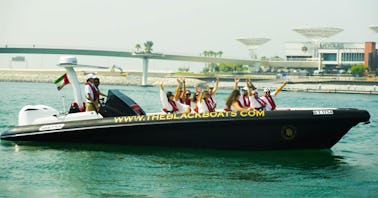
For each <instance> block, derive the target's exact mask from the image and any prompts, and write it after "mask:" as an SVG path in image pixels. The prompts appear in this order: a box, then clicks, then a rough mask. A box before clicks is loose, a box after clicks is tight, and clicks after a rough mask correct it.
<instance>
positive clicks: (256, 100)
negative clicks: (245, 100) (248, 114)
mask: <svg viewBox="0 0 378 198" xmlns="http://www.w3.org/2000/svg"><path fill="white" fill-rule="evenodd" d="M249 98H250V101H251V108H252V109H254V110H256V111H263V110H265V107H266V102H264V100H263V99H261V98H260V97H259V94H258V93H257V91H256V90H253V91H252V93H251V96H250V97H249Z"/></svg>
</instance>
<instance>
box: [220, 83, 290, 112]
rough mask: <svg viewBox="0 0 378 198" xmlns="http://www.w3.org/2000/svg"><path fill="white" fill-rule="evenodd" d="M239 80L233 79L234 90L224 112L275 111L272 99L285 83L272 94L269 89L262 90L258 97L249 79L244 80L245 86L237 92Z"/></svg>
mask: <svg viewBox="0 0 378 198" xmlns="http://www.w3.org/2000/svg"><path fill="white" fill-rule="evenodd" d="M239 80H240V79H239V78H238V77H235V85H234V90H233V91H232V92H231V94H230V96H229V97H228V98H227V100H226V108H225V111H273V110H276V107H277V105H276V103H275V101H274V99H273V97H275V96H277V94H278V93H279V92H280V91H281V90H282V89H283V88H284V87H285V85H286V84H287V82H286V81H285V82H284V83H283V84H282V85H281V86H279V87H278V88H277V89H276V90H275V91H274V92H273V94H271V91H270V89H269V88H264V91H263V94H262V96H261V97H259V95H258V92H257V88H256V87H255V86H254V85H253V83H252V81H251V80H250V79H247V80H246V86H245V87H243V88H242V89H241V91H239V89H238V84H239Z"/></svg>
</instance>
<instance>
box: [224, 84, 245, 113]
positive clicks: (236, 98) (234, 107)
mask: <svg viewBox="0 0 378 198" xmlns="http://www.w3.org/2000/svg"><path fill="white" fill-rule="evenodd" d="M224 110H225V111H250V110H251V109H250V108H249V107H243V106H242V105H241V104H240V92H239V90H237V89H234V90H233V91H232V92H231V94H230V95H229V96H228V98H227V100H226V108H225V109H224Z"/></svg>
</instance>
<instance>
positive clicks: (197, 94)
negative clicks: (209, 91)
mask: <svg viewBox="0 0 378 198" xmlns="http://www.w3.org/2000/svg"><path fill="white" fill-rule="evenodd" d="M199 97H200V91H196V92H195V93H194V96H193V97H192V98H191V103H192V104H193V105H192V106H191V108H192V112H193V113H198V101H199V99H200V98H199Z"/></svg>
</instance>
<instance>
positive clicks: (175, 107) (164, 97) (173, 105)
mask: <svg viewBox="0 0 378 198" xmlns="http://www.w3.org/2000/svg"><path fill="white" fill-rule="evenodd" d="M160 100H161V103H162V105H163V108H162V110H163V111H164V112H165V113H190V111H191V108H190V106H189V105H186V104H182V103H180V102H178V101H176V100H175V99H174V95H173V93H172V92H171V91H167V92H165V91H164V84H163V82H161V84H160Z"/></svg>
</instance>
